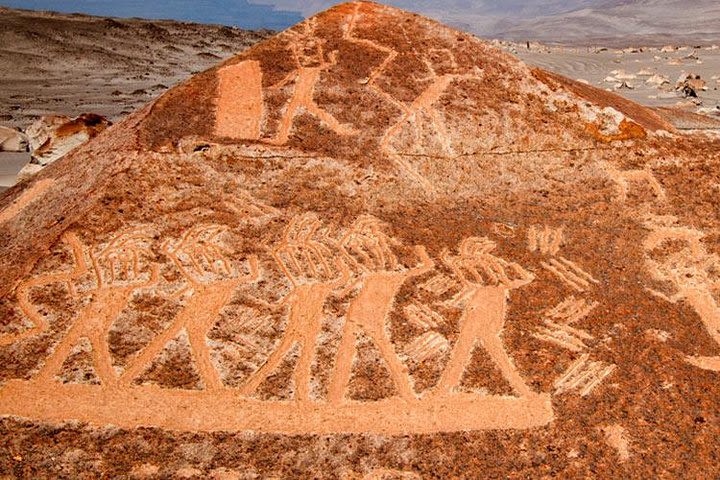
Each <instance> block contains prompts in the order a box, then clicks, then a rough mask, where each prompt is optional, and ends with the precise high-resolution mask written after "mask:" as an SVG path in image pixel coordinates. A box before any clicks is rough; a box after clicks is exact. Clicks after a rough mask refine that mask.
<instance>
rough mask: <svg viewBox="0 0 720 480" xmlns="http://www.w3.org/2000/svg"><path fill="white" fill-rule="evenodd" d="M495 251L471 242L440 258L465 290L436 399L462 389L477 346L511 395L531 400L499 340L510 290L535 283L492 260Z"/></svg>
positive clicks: (487, 243)
mask: <svg viewBox="0 0 720 480" xmlns="http://www.w3.org/2000/svg"><path fill="white" fill-rule="evenodd" d="M495 246H496V245H495V243H494V242H493V241H491V240H489V239H487V238H484V237H482V238H479V237H471V238H468V239H466V240H464V241H463V242H462V243H461V244H460V247H459V252H458V255H451V254H450V253H449V252H448V251H445V252H443V255H442V256H443V260H444V262H445V263H446V264H447V265H448V266H449V267H450V268H451V269H452V270H453V272H454V274H455V276H456V277H457V279H458V280H459V281H460V282H461V284H462V286H463V290H462V291H461V293H460V294H459V295H458V297H456V299H457V300H459V301H460V302H461V303H463V304H464V309H463V313H462V315H461V317H460V333H459V335H458V339H457V341H456V343H455V345H454V347H453V350H452V352H451V354H450V359H449V360H448V363H447V365H446V367H445V370H444V371H443V374H442V376H441V377H440V380H439V382H438V384H437V386H436V388H435V393H440V394H450V393H452V391H453V389H454V388H455V387H457V386H458V385H459V384H460V381H461V379H462V375H463V372H464V371H465V368H466V367H467V365H468V363H469V362H470V359H471V356H472V352H473V348H474V347H475V344H476V343H477V342H478V341H479V342H480V344H481V345H482V347H483V348H484V349H485V350H486V351H487V353H488V354H489V356H490V358H491V359H492V360H493V361H494V362H495V364H496V365H497V366H498V368H499V369H500V371H501V373H502V375H503V377H504V378H505V379H506V380H507V381H508V382H509V383H510V386H511V387H512V388H513V390H515V392H516V393H517V394H518V395H519V396H521V397H523V396H529V395H531V394H532V391H531V390H530V389H529V388H528V386H527V385H526V384H525V381H524V380H523V379H522V377H521V376H520V374H519V373H518V371H517V369H516V368H515V366H514V365H513V363H512V361H511V359H510V357H509V355H508V353H507V351H506V350H505V347H504V346H503V342H502V338H501V337H500V334H501V333H502V331H503V327H504V325H505V316H506V307H507V301H508V295H509V292H510V290H512V289H514V288H520V287H522V286H523V285H527V284H528V283H530V282H532V281H533V279H534V277H533V275H532V274H531V273H530V272H528V271H526V270H525V269H523V268H522V267H521V266H520V265H518V264H516V263H513V262H507V261H505V260H503V259H501V258H498V257H496V256H494V255H492V254H491V252H492V251H493V250H494V249H495Z"/></svg>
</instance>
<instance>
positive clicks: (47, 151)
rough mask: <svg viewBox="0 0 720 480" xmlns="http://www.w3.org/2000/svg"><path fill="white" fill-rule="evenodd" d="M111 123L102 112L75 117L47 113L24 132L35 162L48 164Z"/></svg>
mask: <svg viewBox="0 0 720 480" xmlns="http://www.w3.org/2000/svg"><path fill="white" fill-rule="evenodd" d="M111 124H112V123H111V122H110V121H109V120H107V119H106V118H105V117H103V116H101V115H97V114H94V113H84V114H82V115H80V116H78V117H76V118H70V117H66V116H62V115H48V116H44V117H41V118H39V119H38V120H36V121H35V122H34V123H33V124H32V125H30V126H29V127H28V128H27V130H26V131H25V133H26V134H27V137H28V139H29V142H30V151H31V152H32V157H33V163H34V164H37V165H40V166H45V165H48V164H50V163H52V162H54V161H55V160H57V159H58V158H61V157H63V156H65V155H66V154H67V153H68V152H70V151H72V150H73V149H75V148H77V147H78V146H80V145H82V144H84V143H86V142H87V141H88V140H90V139H91V138H94V137H95V136H97V135H98V134H99V133H100V132H102V131H103V130H105V129H106V128H107V127H109V126H110V125H111Z"/></svg>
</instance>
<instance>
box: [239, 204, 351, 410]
mask: <svg viewBox="0 0 720 480" xmlns="http://www.w3.org/2000/svg"><path fill="white" fill-rule="evenodd" d="M321 226H322V225H321V223H320V221H319V220H318V219H317V216H316V215H314V214H305V215H300V216H297V217H295V218H294V219H293V220H292V221H291V222H290V225H289V226H288V228H287V230H286V231H285V235H284V237H283V241H282V242H281V243H280V244H279V245H278V246H277V247H276V248H275V250H274V251H273V257H274V258H275V260H276V262H277V264H278V266H279V267H280V269H281V270H282V271H283V273H284V274H285V276H286V277H287V278H288V280H289V281H290V283H291V284H292V286H293V290H292V292H291V293H290V294H289V295H288V296H287V297H286V298H285V300H284V301H283V303H284V304H287V305H288V308H289V313H288V323H287V326H286V327H285V332H284V336H283V339H282V341H281V342H280V345H279V346H278V347H277V348H276V349H275V350H274V351H273V353H272V354H271V355H270V357H269V358H268V359H267V361H266V362H265V363H264V364H263V365H262V366H261V367H260V369H259V370H258V371H257V372H256V373H255V374H254V375H253V376H252V377H251V378H250V379H249V380H248V381H247V382H246V384H245V385H244V387H243V388H242V392H243V393H244V394H246V395H249V394H251V393H253V392H254V391H255V390H256V389H257V387H258V386H260V384H261V383H262V382H263V380H265V379H266V378H267V377H268V376H269V375H270V374H271V373H272V372H273V371H274V370H275V369H277V367H278V366H279V365H280V363H281V362H282V360H283V358H284V357H285V356H286V355H287V353H288V352H289V351H290V350H291V349H292V348H293V347H294V345H295V344H299V345H300V358H299V359H298V362H297V364H296V366H295V371H294V373H293V380H294V384H295V389H296V390H295V397H296V400H298V401H301V402H306V401H309V400H310V375H311V368H312V362H313V357H314V354H315V344H316V341H317V337H318V335H319V334H320V330H321V327H322V320H323V307H324V305H325V301H326V300H327V298H328V297H329V296H330V294H331V293H332V292H333V291H334V290H335V289H338V288H341V287H343V286H344V285H345V284H346V283H347V282H348V281H349V279H350V270H349V268H348V267H347V265H346V263H345V261H344V260H343V259H342V258H340V251H339V246H338V244H337V242H336V241H334V240H332V239H331V238H330V237H329V235H328V230H327V229H325V230H323V231H322V232H321V231H319V230H320V227H321Z"/></svg>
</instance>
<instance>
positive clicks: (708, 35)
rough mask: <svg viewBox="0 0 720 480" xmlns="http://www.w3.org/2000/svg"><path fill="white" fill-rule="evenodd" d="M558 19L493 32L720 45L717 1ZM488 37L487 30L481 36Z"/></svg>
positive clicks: (567, 39)
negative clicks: (484, 34) (485, 34)
mask: <svg viewBox="0 0 720 480" xmlns="http://www.w3.org/2000/svg"><path fill="white" fill-rule="evenodd" d="M593 3H596V5H595V6H592V7H590V6H586V7H583V8H579V9H576V10H573V11H571V12H565V13H560V14H554V15H547V16H542V17H538V18H534V19H526V20H520V21H514V22H512V21H511V22H508V23H506V24H505V25H497V26H496V27H495V29H493V30H491V31H489V32H487V33H489V34H491V36H494V37H499V38H504V39H511V40H539V41H543V42H548V43H572V44H589V43H602V44H606V45H616V44H617V45H620V44H622V45H627V44H629V43H636V44H642V45H652V44H658V45H659V44H662V43H678V42H684V43H700V44H708V43H718V42H720V3H719V2H717V1H714V0H694V1H692V2H687V1H679V0H612V1H607V2H593ZM478 33H482V32H478Z"/></svg>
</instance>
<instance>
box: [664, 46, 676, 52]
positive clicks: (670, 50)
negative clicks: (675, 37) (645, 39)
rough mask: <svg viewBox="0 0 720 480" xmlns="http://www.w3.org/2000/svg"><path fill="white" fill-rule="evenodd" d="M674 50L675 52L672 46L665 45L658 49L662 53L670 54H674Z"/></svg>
mask: <svg viewBox="0 0 720 480" xmlns="http://www.w3.org/2000/svg"><path fill="white" fill-rule="evenodd" d="M675 50H677V48H676V47H673V46H672V45H665V46H664V47H662V48H661V49H660V51H661V52H662V53H671V52H674V51H675Z"/></svg>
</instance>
